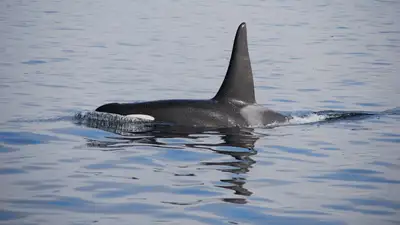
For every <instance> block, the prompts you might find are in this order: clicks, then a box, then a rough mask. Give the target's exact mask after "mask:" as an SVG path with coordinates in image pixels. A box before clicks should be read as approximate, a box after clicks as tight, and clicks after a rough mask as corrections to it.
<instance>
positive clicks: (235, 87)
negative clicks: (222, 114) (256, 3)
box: [213, 23, 256, 103]
mask: <svg viewBox="0 0 400 225" xmlns="http://www.w3.org/2000/svg"><path fill="white" fill-rule="evenodd" d="M213 100H216V101H222V102H226V101H235V102H238V101H239V102H243V103H255V102H256V99H255V95H254V82H253V72H252V70H251V63H250V56H249V50H248V47H247V30H246V23H241V24H240V25H239V27H238V29H237V31H236V36H235V41H234V43H233V49H232V53H231V59H230V62H229V67H228V71H227V72H226V75H225V79H224V82H223V83H222V85H221V87H220V88H219V91H218V93H217V94H216V95H215V97H214V98H213Z"/></svg>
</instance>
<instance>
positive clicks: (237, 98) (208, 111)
mask: <svg viewBox="0 0 400 225" xmlns="http://www.w3.org/2000/svg"><path fill="white" fill-rule="evenodd" d="M96 111H97V112H106V113H112V114H118V115H122V116H129V117H137V118H143V119H150V120H153V122H155V123H163V124H169V125H177V126H185V127H210V128H222V127H260V126H266V125H269V124H272V123H282V122H286V121H287V120H288V119H289V117H287V116H284V115H282V114H280V113H277V112H275V111H272V110H269V109H267V108H264V107H263V106H261V105H258V104H257V103H256V100H255V93H254V81H253V72H252V69H251V62H250V56H249V51H248V45H247V30H246V23H241V24H240V25H239V27H238V29H237V31H236V36H235V40H234V43H233V49H232V53H231V58H230V62H229V66H228V70H227V72H226V75H225V79H224V81H223V83H222V85H221V87H220V89H219V91H218V92H217V94H216V95H215V96H214V97H213V98H211V99H207V100H185V99H181V100H158V101H149V102H140V103H122V104H121V103H109V104H105V105H102V106H100V107H98V108H97V109H96Z"/></svg>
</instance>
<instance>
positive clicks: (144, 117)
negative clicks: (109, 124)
mask: <svg viewBox="0 0 400 225" xmlns="http://www.w3.org/2000/svg"><path fill="white" fill-rule="evenodd" d="M125 117H128V118H132V119H140V120H148V121H153V120H154V119H155V118H154V117H152V116H150V115H146V114H130V115H126V116H125Z"/></svg>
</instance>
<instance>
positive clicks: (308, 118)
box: [287, 114, 328, 124]
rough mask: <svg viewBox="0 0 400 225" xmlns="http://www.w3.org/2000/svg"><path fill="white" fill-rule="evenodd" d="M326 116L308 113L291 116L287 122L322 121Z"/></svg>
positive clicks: (305, 122)
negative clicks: (303, 115) (301, 115)
mask: <svg viewBox="0 0 400 225" xmlns="http://www.w3.org/2000/svg"><path fill="white" fill-rule="evenodd" d="M326 118H328V115H317V114H310V115H307V116H305V117H300V116H293V117H292V118H291V119H289V121H288V122H287V124H307V123H316V122H321V121H324V120H325V119H326Z"/></svg>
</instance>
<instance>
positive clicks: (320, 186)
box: [0, 0, 400, 225]
mask: <svg viewBox="0 0 400 225" xmlns="http://www.w3.org/2000/svg"><path fill="white" fill-rule="evenodd" d="M399 18H400V5H399V2H398V1H361V0H353V1H316V2H304V1H291V0H288V1H278V0H276V1H253V2H252V3H244V2H242V1H220V2H214V1H203V2H186V1H157V2H138V1H118V2H114V1H91V2H87V1H84V2H80V1H54V0H49V1H7V0H6V1H2V2H1V3H0V21H1V25H0V103H1V117H0V128H1V131H0V141H1V142H0V160H1V162H0V165H1V166H0V178H1V191H0V223H4V224H91V223H96V224H111V223H112V224H307V225H309V224H399V223H400V214H399V211H400V194H399V191H398V190H400V175H399V174H400V154H399V149H400V148H399V146H400V145H399V142H400V130H399V127H400V126H399V125H400V117H399V109H398V108H396V107H399V106H400V100H399V99H400V91H399V90H400V89H399V83H400V80H399V71H400V70H399V69H400V66H399V65H400V61H399V59H400V24H399ZM242 21H246V22H247V26H248V35H249V50H250V55H251V59H252V66H253V70H254V76H255V77H254V79H255V85H256V96H257V100H258V102H259V103H260V104H263V105H265V106H266V107H269V108H272V109H274V110H277V111H280V112H284V113H289V114H294V115H308V117H306V120H301V121H300V122H298V123H296V122H293V123H292V124H291V125H289V126H287V125H286V126H278V127H274V128H256V129H253V130H240V131H237V130H236V131H223V132H219V131H218V132H217V131H213V132H205V133H194V134H184V135H182V134H180V135H176V134H173V133H172V134H171V133H170V134H165V133H162V134H160V135H155V134H150V135H149V134H135V135H132V134H129V133H126V132H125V133H124V132H119V131H120V130H118V129H114V130H107V129H100V128H98V127H97V128H96V127H95V126H88V125H87V124H86V125H85V124H79V123H76V120H74V115H76V114H77V113H82V112H86V111H90V110H93V109H95V108H96V107H97V106H99V105H101V104H104V103H106V102H114V101H117V102H132V101H138V100H139V101H140V100H154V99H166V98H196V99H202V98H209V97H212V96H213V95H214V93H215V92H216V90H217V89H218V87H219V85H220V84H221V82H222V80H223V76H224V74H225V71H226V68H227V64H228V60H229V56H230V50H231V47H232V41H233V37H234V33H235V30H236V28H237V26H238V25H239V23H240V22H242ZM323 110H336V111H350V112H354V111H361V112H373V116H367V117H362V118H353V117H351V118H342V119H335V120H332V121H326V120H325V119H324V118H321V117H317V118H314V117H312V116H311V114H310V112H319V111H323ZM385 110H389V111H387V112H385V113H382V112H384V111H385ZM309 122H312V123H309Z"/></svg>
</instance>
